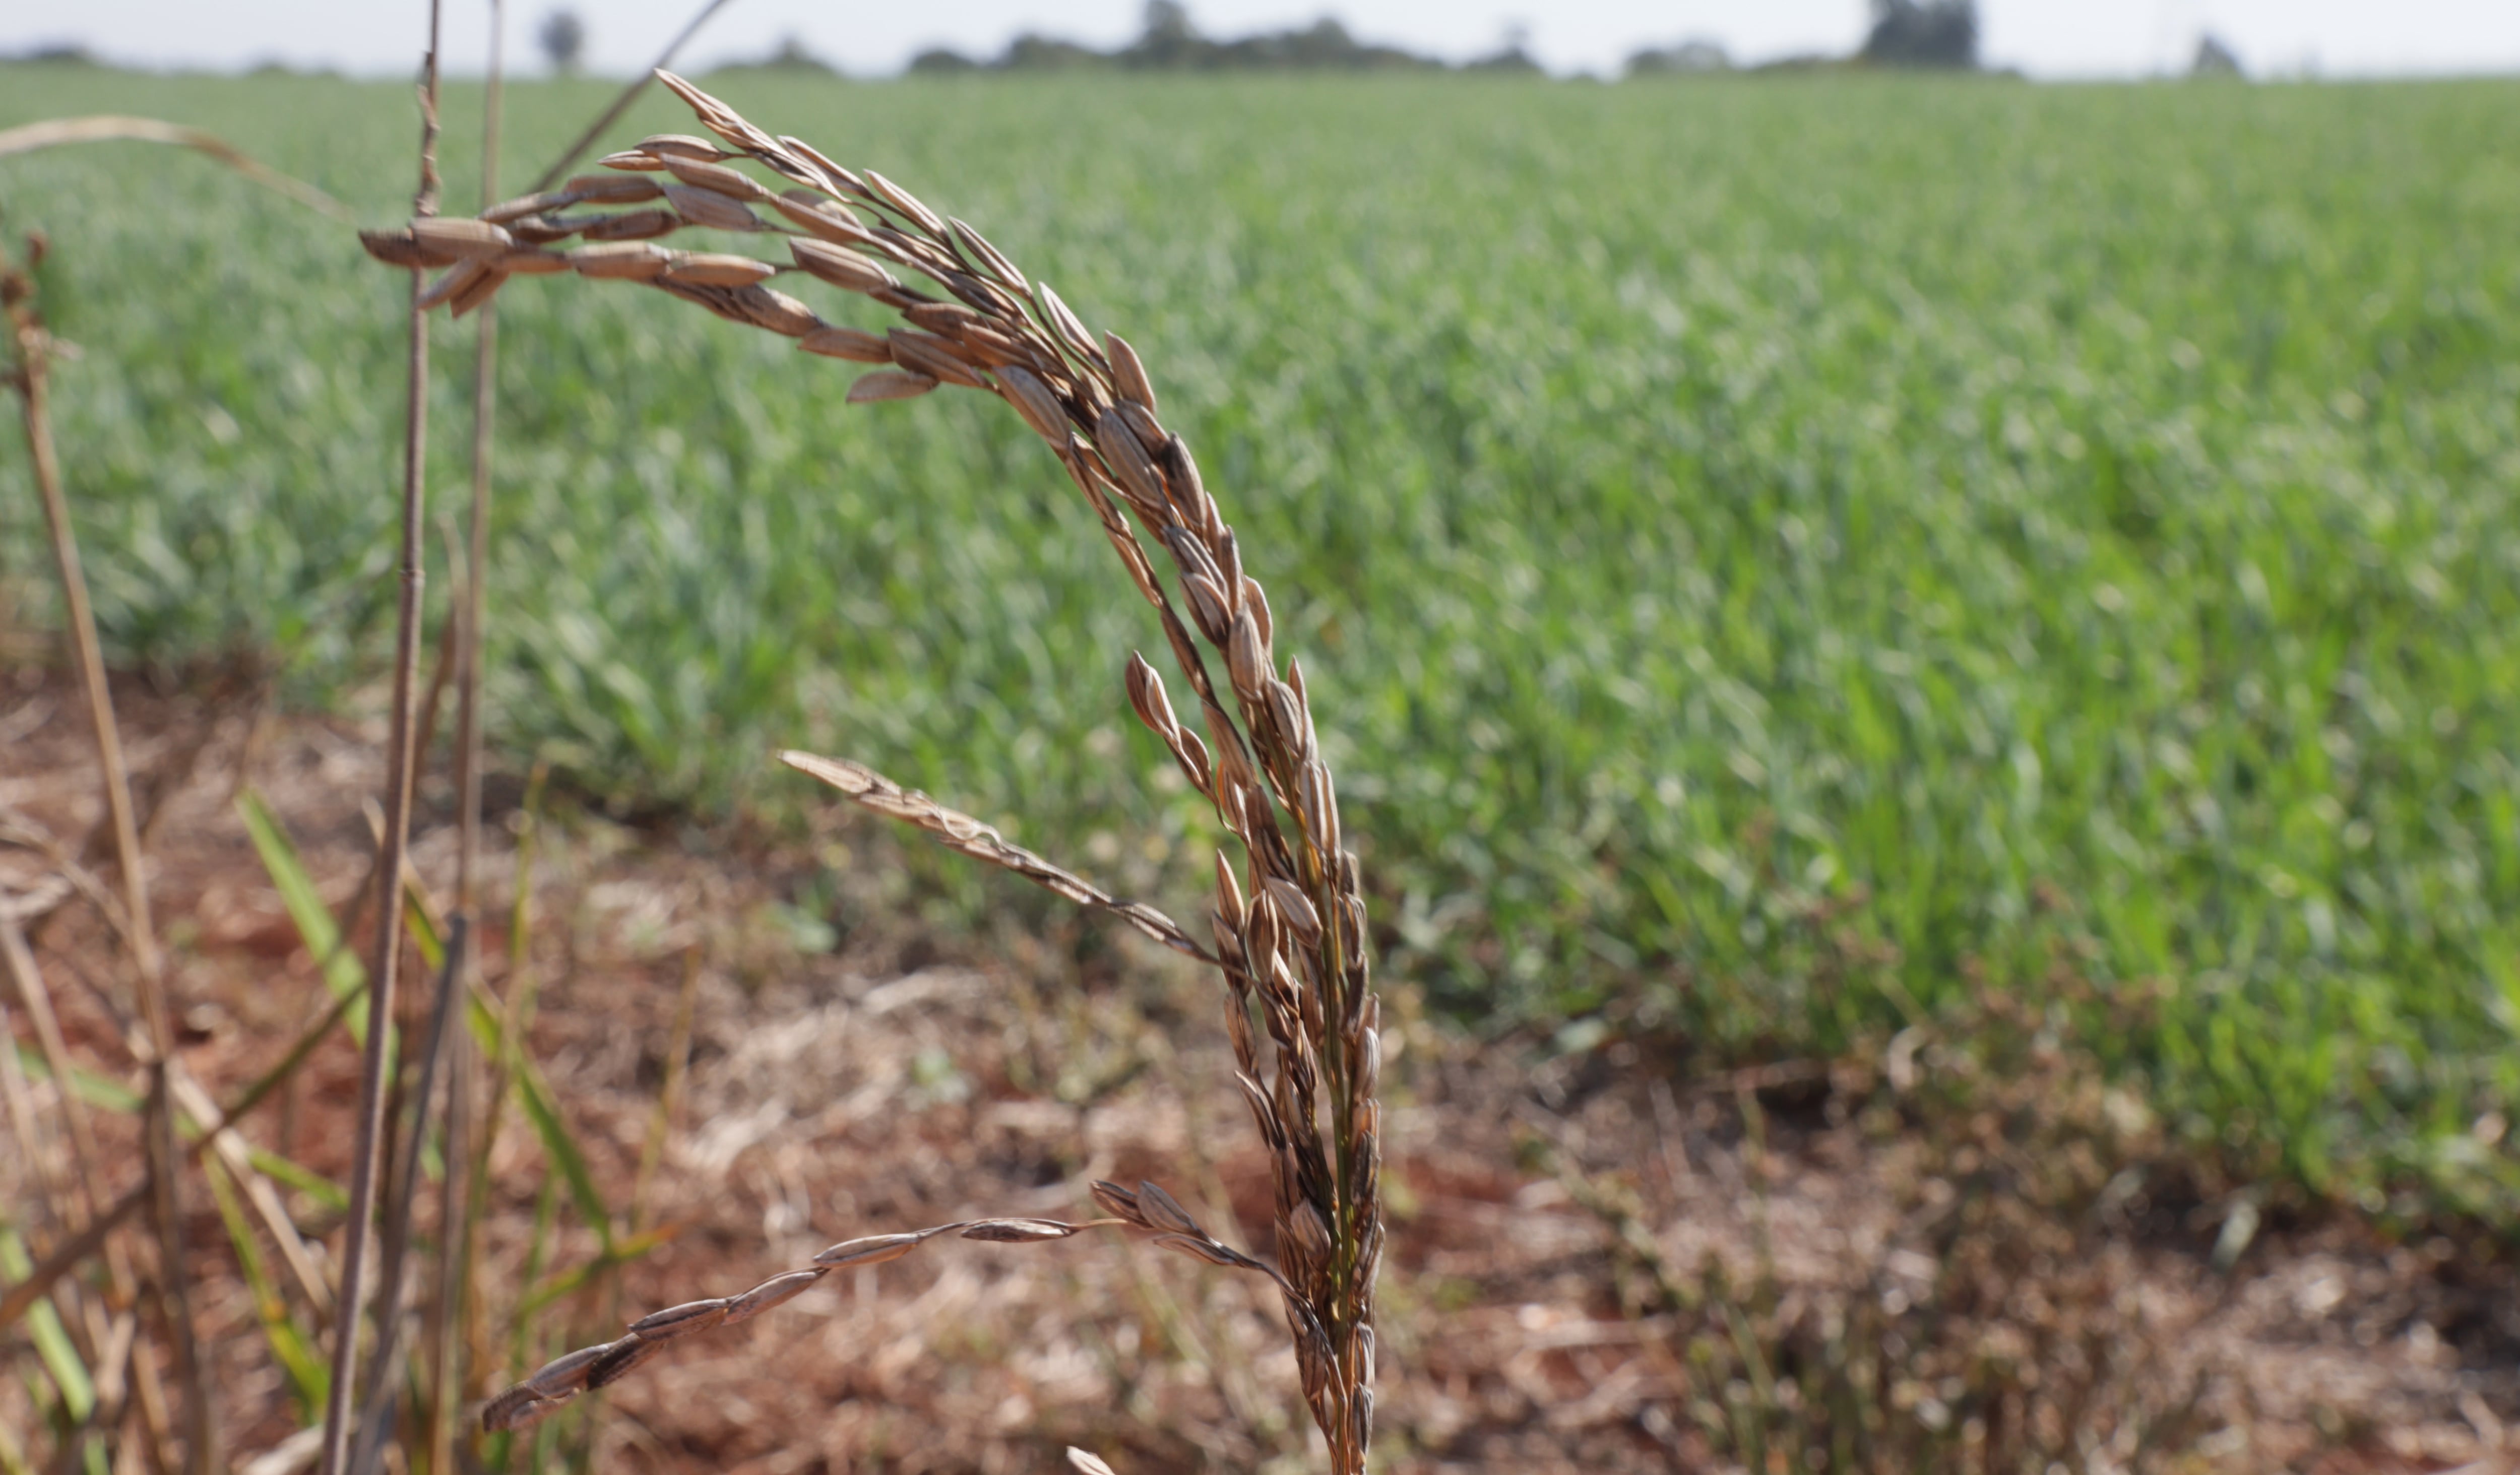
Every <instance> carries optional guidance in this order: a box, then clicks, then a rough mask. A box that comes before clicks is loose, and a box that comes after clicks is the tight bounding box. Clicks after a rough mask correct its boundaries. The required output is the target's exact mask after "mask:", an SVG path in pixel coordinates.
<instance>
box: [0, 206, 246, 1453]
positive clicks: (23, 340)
mask: <svg viewBox="0 0 2520 1475" xmlns="http://www.w3.org/2000/svg"><path fill="white" fill-rule="evenodd" d="M30 246H31V251H30V253H31V255H32V256H33V257H34V258H35V260H36V261H40V260H41V258H42V254H43V248H44V247H43V242H42V239H41V238H40V237H38V238H35V239H34V240H33V241H32V242H31V243H30ZM0 309H5V311H6V313H7V316H8V320H9V328H10V336H11V345H12V347H13V349H14V351H15V361H14V362H13V364H12V366H11V369H10V372H9V380H10V383H11V386H12V387H13V388H15V389H16V390H17V391H18V400H19V405H20V408H21V410H22V412H23V421H24V425H25V431H26V449H27V452H28V454H29V457H30V459H31V460H32V461H33V463H34V472H35V487H36V491H37V494H38V495H39V496H40V497H41V499H42V501H43V505H44V522H45V525H46V527H47V528H48V529H49V530H50V532H51V536H52V544H53V560H54V564H55V566H56V568H57V569H58V570H59V572H60V575H61V581H62V602H63V604H64V606H65V608H66V611H67V615H68V620H69V631H70V645H71V651H72V654H73V656H74V658H75V659H76V661H77V662H78V670H79V684H80V687H81V688H82V689H83V691H84V693H85V694H86V697H87V708H88V724H89V730H90V732H91V734H92V736H93V738H94V740H95V743H96V759H97V769H98V776H99V779H100V781H101V782H102V783H103V785H104V788H105V800H106V813H107V815H108V816H109V818H110V820H111V823H112V834H113V855H114V864H115V868H116V870H117V871H118V872H120V875H121V882H122V896H121V903H122V922H123V925H122V940H123V944H124V946H125V948H126V949H127V950H128V951H129V952H130V954H131V963H132V973H133V978H132V993H133V995H134V997H135V1000H136V1002H137V1003H138V1005H139V1006H140V1010H139V1011H140V1017H141V1020H142V1023H143V1025H144V1027H145V1028H146V1030H147V1032H148V1040H147V1051H146V1052H147V1055H148V1059H147V1061H146V1062H145V1063H146V1064H147V1066H148V1068H149V1072H150V1090H149V1107H148V1112H147V1115H146V1119H145V1121H144V1123H143V1127H144V1142H143V1144H144V1147H145V1149H146V1155H147V1158H148V1161H149V1164H150V1175H149V1176H150V1186H151V1189H152V1196H153V1201H152V1204H151V1208H152V1211H153V1218H154V1219H155V1221H156V1228H157V1230H158V1276H157V1290H158V1306H157V1307H156V1308H155V1309H156V1311H157V1313H158V1318H159V1319H160V1320H161V1322H162V1324H163V1325H164V1327H165V1329H166V1332H167V1336H168V1340H169V1341H170V1342H171V1343H172V1348H171V1350H172V1352H173V1354H174V1363H175V1375H176V1377H177V1379H178V1380H179V1381H181V1382H182V1383H183V1385H184V1413H185V1419H184V1424H185V1431H184V1432H185V1439H184V1469H185V1472H186V1475H204V1472H206V1471H209V1470H212V1469H215V1468H217V1467H218V1464H219V1462H220V1461H219V1456H218V1434H217V1428H216V1418H215V1413H214V1410H213V1409H212V1408H211V1407H210V1398H209V1391H208V1388H207V1387H206V1385H205V1380H204V1376H203V1368H202V1363H201V1357H200V1348H199V1344H198V1341H197V1339H196V1337H195V1335H194V1328H193V1306H192V1296H191V1294H190V1292H189V1290H188V1283H189V1282H188V1278H187V1267H186V1265H185V1258H184V1230H183V1206H182V1198H181V1193H180V1190H179V1184H178V1183H177V1179H178V1177H179V1174H178V1171H177V1169H178V1164H179V1163H180V1162H181V1160H182V1159H181V1155H180V1154H179V1152H178V1150H177V1147H176V1139H175V1104H174V1099H173V1095H172V1093H171V1092H170V1091H169V1090H168V1085H167V1083H168V1080H169V1079H170V1072H172V1071H173V1070H174V1069H175V1024H174V1015H173V1012H172V1011H171V1010H170V1009H169V1008H168V1006H167V1004H166V969H165V960H164V957H163V955H161V954H160V953H159V952H158V935H157V929H156V927H155V926H154V925H153V923H152V921H151V919H150V909H149V874H148V870H147V862H146V859H145V858H144V856H143V855H142V853H141V848H140V824H139V818H138V811H137V809H136V808H135V807H134V805H133V803H132V799H131V770H130V767H129V765H128V763H127V762H126V761H125V760H124V757H123V752H122V736H121V729H120V727H119V725H118V724H116V722H115V721H114V716H113V693H112V688H110V687H109V686H108V685H107V683H106V674H105V650H104V646H103V643H102V642H101V641H99V639H98V637H97V628H96V613H95V610H94V609H93V608H92V607H91V606H90V604H89V603H88V595H87V576H86V574H85V573H84V572H83V571H82V569H81V567H80V563H79V552H78V539H77V536H76V534H75V533H74V531H73V530H72V528H71V526H70V514H69V502H68V499H67V496H66V495H65V494H64V492H63V490H62V472H61V460H60V457H59V455H58V453H57V452H56V451H55V449H54V446H53V432H52V420H51V416H50V414H49V413H48V410H47V400H48V396H49V393H50V388H51V375H50V369H51V358H52V336H51V335H50V334H49V333H48V332H46V330H45V328H44V322H43V318H42V316H41V315H40V314H39V313H38V312H37V310H36V307H35V287H34V281H33V279H32V278H31V277H29V276H28V275H26V274H25V273H23V272H21V271H20V270H19V269H18V267H17V264H16V263H15V262H14V261H11V260H10V259H9V258H8V257H7V256H6V255H5V254H0ZM109 1258H110V1261H111V1262H112V1264H111V1266H110V1270H111V1274H112V1279H113V1283H114V1288H115V1291H116V1293H117V1296H118V1297H120V1298H126V1300H127V1297H128V1296H129V1294H130V1292H131V1290H132V1286H131V1275H130V1271H129V1268H128V1265H127V1263H126V1262H125V1261H124V1260H123V1258H122V1256H121V1254H120V1252H119V1251H118V1250H117V1251H115V1252H114V1253H113V1254H112V1255H111V1256H110V1257H109ZM155 1387H156V1385H155V1382H154V1377H144V1379H143V1380H142V1395H143V1408H144V1411H146V1412H148V1413H150V1414H151V1415H152V1418H151V1424H152V1432H153V1434H155V1435H157V1436H158V1437H159V1439H160V1440H161V1441H162V1437H163V1420H162V1418H161V1417H158V1416H156V1404H155V1402H154V1399H155Z"/></svg>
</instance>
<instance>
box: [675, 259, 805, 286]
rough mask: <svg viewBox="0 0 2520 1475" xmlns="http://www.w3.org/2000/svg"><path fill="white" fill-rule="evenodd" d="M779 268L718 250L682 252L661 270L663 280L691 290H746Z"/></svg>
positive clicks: (770, 275)
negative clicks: (686, 284)
mask: <svg viewBox="0 0 2520 1475" xmlns="http://www.w3.org/2000/svg"><path fill="white" fill-rule="evenodd" d="M778 271H779V268H777V267H775V266H772V265H771V264H770V263H769V262H767V261H755V260H754V259H752V258H751V257H750V256H733V255H728V254H726V253H724V252H721V251H686V252H682V253H680V254H678V255H676V256H675V257H674V259H673V260H672V261H671V262H670V263H669V264H667V266H666V267H665V273H664V276H665V280H666V281H668V282H684V283H689V284H691V285H692V286H695V287H750V286H752V285H753V284H755V283H757V282H767V281H769V280H770V279H771V278H772V277H773V276H776V275H777V274H778Z"/></svg>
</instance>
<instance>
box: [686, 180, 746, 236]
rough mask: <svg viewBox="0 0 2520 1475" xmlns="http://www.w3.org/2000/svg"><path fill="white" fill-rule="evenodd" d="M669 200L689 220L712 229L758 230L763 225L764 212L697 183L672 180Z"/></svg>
mask: <svg viewBox="0 0 2520 1475" xmlns="http://www.w3.org/2000/svg"><path fill="white" fill-rule="evenodd" d="M665 202H666V203H668V204H670V205H672V206H673V207H674V213H675V214H677V215H680V216H682V217H683V218H684V219H685V220H688V221H690V222H691V223H692V224H694V225H701V226H706V227H708V228H709V229H711V230H717V231H757V230H760V229H762V224H761V217H760V216H758V215H755V214H753V213H752V212H751V211H750V210H747V209H745V208H744V207H743V206H742V204H740V203H738V202H737V201H732V200H729V199H728V198H726V197H725V196H723V195H721V194H719V193H718V192H716V191H715V190H703V189H700V188H698V187H697V186H695V185H687V184H669V185H667V186H665Z"/></svg>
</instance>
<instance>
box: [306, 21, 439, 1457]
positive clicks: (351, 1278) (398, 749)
mask: <svg viewBox="0 0 2520 1475" xmlns="http://www.w3.org/2000/svg"><path fill="white" fill-rule="evenodd" d="M439 11H440V7H439V6H438V4H437V3H436V0H431V3H430V5H429V8H428V52H427V57H426V59H425V60H424V62H423V64H422V80H421V86H420V112H421V132H420V187H419V190H418V192H417V193H416V194H415V196H414V198H413V201H412V208H413V211H414V213H415V214H417V215H419V216H421V217H422V218H423V221H424V223H426V222H427V219H428V217H430V216H432V215H434V213H435V212H436V209H437V59H438V22H439ZM427 417H428V316H427V289H426V288H425V287H424V286H423V285H422V282H421V276H420V273H418V272H414V273H412V281H411V362H410V378H409V383H408V387H407V394H406V400H405V405H404V440H403V477H402V551H401V566H402V584H401V600H400V603H399V607H398V609H397V611H396V615H397V617H396V621H395V636H394V669H393V729H392V736H391V737H390V739H389V742H388V749H387V753H386V759H385V793H384V834H383V836H382V839H381V841H380V844H379V846H378V854H379V860H378V863H377V896H378V905H377V940H376V955H375V961H374V962H373V963H372V964H371V965H370V967H369V969H368V977H369V979H370V983H369V987H370V989H371V990H372V991H373V998H372V1002H371V1005H370V1006H369V1010H368V1039H367V1048H366V1050H365V1051H364V1053H363V1055H362V1058H361V1061H360V1076H359V1120H358V1139H357V1144H356V1146H355V1147H354V1148H353V1150H352V1153H351V1158H350V1205H349V1217H348V1219H347V1221H346V1223H345V1224H344V1225H343V1227H342V1244H341V1293H340V1297H339V1301H338V1305H339V1312H338V1314H337V1316H336V1317H335V1318H334V1322H333V1364H332V1381H331V1383H330V1384H329V1386H328V1387H327V1390H326V1396H325V1401H324V1439H323V1463H322V1470H323V1475H343V1472H344V1471H345V1470H347V1469H348V1468H349V1459H350V1453H351V1449H350V1446H351V1440H352V1438H353V1435H354V1433H355V1432H356V1431H355V1430H354V1429H353V1428H352V1424H353V1421H354V1419H355V1417H356V1401H357V1392H358V1389H359V1386H360V1385H359V1381H358V1367H359V1307H360V1305H361V1304H362V1302H363V1301H364V1299H365V1292H366V1289H367V1283H368V1282H367V1275H368V1253H369V1246H370V1243H371V1241H372V1240H373V1239H374V1238H375V1223H374V1220H375V1214H376V1206H377V1190H378V1184H379V1182H380V1180H381V1179H382V1176H383V1175H382V1167H383V1165H382V1162H381V1158H382V1155H383V1154H382V1139H383V1136H384V1131H385V1094H386V1080H387V1077H388V1076H389V1075H390V1074H391V1073H392V1071H393V1061H392V1058H391V1053H390V1050H389V1044H390V1041H391V1040H392V1038H393V1035H394V1031H393V1029H392V1028H391V1023H392V1020H393V1017H394V985H395V981H396V979H395V971H396V969H397V968H398V967H399V966H400V964H401V961H402V916H403V907H402V895H403V866H404V858H405V857H404V851H405V845H406V842H407V841H408V839H409V837H410V828H411V789H412V770H413V768H414V747H415V744H414V741H413V728H414V717H415V715H416V714H415V712H414V710H413V706H414V703H413V688H414V687H415V686H416V685H417V684H418V682H419V677H420V609H421V586H422V580H423V577H424V575H423V572H422V562H421V528H422V525H423V524H422V515H423V511H424V507H423V504H424V502H425V498H426V488H427V452H428V431H427V426H428V419H427ZM418 1148H419V1141H418V1138H417V1135H416V1134H415V1137H414V1141H413V1150H414V1154H415V1156H416V1155H417V1153H418ZM389 1299H390V1292H389ZM395 1314H396V1308H395V1307H394V1306H392V1305H391V1304H385V1305H382V1306H380V1308H379V1309H378V1321H379V1324H380V1325H381V1326H383V1325H390V1324H392V1321H393V1319H394V1317H395ZM379 1361H380V1363H382V1362H384V1361H385V1359H383V1358H380V1360H379Z"/></svg>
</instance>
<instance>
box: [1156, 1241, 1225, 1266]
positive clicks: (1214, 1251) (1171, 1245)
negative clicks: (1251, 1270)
mask: <svg viewBox="0 0 2520 1475" xmlns="http://www.w3.org/2000/svg"><path fill="white" fill-rule="evenodd" d="M1153 1242H1154V1243H1156V1244H1160V1245H1162V1246H1163V1247H1164V1248H1165V1249H1168V1250H1179V1251H1181V1252H1182V1253H1183V1254H1185V1255H1188V1256H1190V1257H1191V1258H1192V1259H1193V1260H1204V1261H1206V1262H1207V1263H1208V1264H1210V1265H1216V1266H1223V1267H1224V1268H1226V1269H1227V1270H1236V1269H1239V1268H1240V1267H1241V1265H1242V1263H1243V1262H1242V1257H1241V1256H1239V1255H1237V1254H1236V1253H1234V1252H1233V1251H1232V1250H1229V1249H1227V1248H1226V1247H1225V1246H1223V1245H1221V1244H1218V1243H1216V1242H1215V1241H1213V1240H1209V1239H1197V1238H1193V1237H1192V1236H1191V1235H1188V1234H1157V1235H1156V1236H1155V1237H1154V1240H1153Z"/></svg>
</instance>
